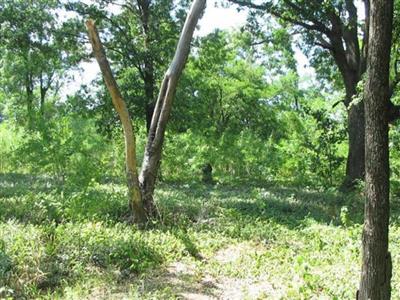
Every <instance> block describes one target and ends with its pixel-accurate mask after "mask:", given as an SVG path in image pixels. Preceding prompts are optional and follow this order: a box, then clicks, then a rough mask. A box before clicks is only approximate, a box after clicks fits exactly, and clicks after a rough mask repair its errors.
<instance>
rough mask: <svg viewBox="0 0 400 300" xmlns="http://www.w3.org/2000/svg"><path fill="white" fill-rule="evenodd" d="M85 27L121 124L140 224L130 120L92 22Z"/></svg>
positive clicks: (141, 211)
mask: <svg viewBox="0 0 400 300" xmlns="http://www.w3.org/2000/svg"><path fill="white" fill-rule="evenodd" d="M86 27H87V29H88V33H89V39H90V43H91V44H92V48H93V52H94V55H95V57H96V60H97V62H98V64H99V66H100V70H101V73H102V74H103V78H104V81H105V83H106V86H107V89H108V91H109V93H110V95H111V98H112V102H113V105H114V108H115V110H116V111H117V113H118V115H119V118H120V120H121V123H122V127H123V130H124V137H125V164H126V178H127V184H128V194H129V205H130V207H131V209H132V215H133V219H134V222H135V223H138V224H142V223H145V222H146V220H147V216H146V212H145V210H144V207H143V201H142V194H141V192H140V188H139V179H138V172H137V163H136V142H135V135H134V132H133V126H132V123H131V118H130V116H129V111H128V108H127V107H126V103H125V101H124V99H123V98H122V95H121V92H120V90H119V87H118V84H117V82H116V80H115V78H114V76H113V74H112V71H111V68H110V64H109V62H108V60H107V57H106V54H105V51H104V48H103V45H102V43H101V40H100V37H99V34H98V32H97V29H96V26H95V25H94V22H93V20H88V21H87V22H86Z"/></svg>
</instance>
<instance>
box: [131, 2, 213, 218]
mask: <svg viewBox="0 0 400 300" xmlns="http://www.w3.org/2000/svg"><path fill="white" fill-rule="evenodd" d="M205 6H206V0H194V2H193V4H192V6H191V8H190V11H189V14H188V15H187V17H186V21H185V24H184V26H183V29H182V32H181V36H180V38H179V42H178V45H177V49H176V52H175V55H174V58H173V60H172V62H171V65H170V66H169V68H168V70H167V72H166V74H165V76H164V79H163V82H162V84H161V88H160V92H159V95H158V98H157V102H156V105H155V108H154V113H153V117H152V120H151V125H150V129H149V133H148V138H147V144H146V148H145V153H144V158H143V164H142V170H141V173H140V176H139V181H140V187H141V191H142V197H143V201H144V206H145V209H146V211H147V214H148V215H155V214H157V210H156V208H155V205H154V200H153V194H154V188H155V183H156V179H157V174H158V171H159V166H160V161H161V153H162V146H163V142H164V135H165V129H166V127H167V122H168V119H169V115H170V112H171V108H172V102H173V98H174V95H175V91H176V87H177V84H178V81H179V78H180V76H181V74H182V71H183V68H184V67H185V64H186V61H187V57H188V55H189V50H190V42H191V40H192V37H193V32H194V30H195V28H196V25H197V22H198V20H199V18H200V16H201V14H202V12H203V11H204V8H205Z"/></svg>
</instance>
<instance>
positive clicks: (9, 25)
mask: <svg viewBox="0 0 400 300" xmlns="http://www.w3.org/2000/svg"><path fill="white" fill-rule="evenodd" d="M60 7H61V6H60V3H59V1H57V0H38V1H21V0H11V1H9V0H1V1H0V24H1V26H0V40H1V41H2V42H1V45H0V56H1V59H2V62H3V63H2V66H1V69H0V72H1V88H2V89H3V91H4V93H5V94H6V95H7V97H8V98H10V99H14V100H15V102H16V103H15V104H16V106H17V107H20V106H21V105H24V106H25V107H26V112H25V119H26V120H28V121H29V122H30V123H32V120H33V118H34V115H35V114H37V113H40V115H44V113H45V102H46V99H47V98H48V95H49V93H51V94H53V95H55V94H57V93H58V91H59V90H60V87H61V86H62V79H64V78H65V76H66V73H67V72H66V71H67V70H68V69H69V68H70V67H71V66H73V65H76V63H77V61H78V60H79V58H80V55H79V50H80V46H79V44H77V43H76V40H75V37H74V35H73V34H71V33H72V32H73V31H74V29H75V27H74V26H73V24H72V23H70V22H68V20H66V19H64V20H63V18H62V17H61V16H60V12H61V11H60Z"/></svg>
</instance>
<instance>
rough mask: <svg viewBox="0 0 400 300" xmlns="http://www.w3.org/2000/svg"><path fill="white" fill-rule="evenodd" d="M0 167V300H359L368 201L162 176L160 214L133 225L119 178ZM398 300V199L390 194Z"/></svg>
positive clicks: (270, 186) (397, 295)
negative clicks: (80, 179) (65, 177)
mask: <svg viewBox="0 0 400 300" xmlns="http://www.w3.org/2000/svg"><path fill="white" fill-rule="evenodd" d="M58 186H59V185H58V183H57V182H54V181H53V180H52V179H51V178H46V177H40V178H35V177H32V176H28V175H20V174H8V175H0V298H2V297H3V298H7V297H8V298H15V299H32V298H40V299H85V298H87V299H89V298H90V299H182V298H190V297H193V296H196V295H197V296H200V295H202V296H208V297H210V298H223V297H225V299H235V297H236V299H354V295H355V292H356V289H357V286H358V282H359V278H360V270H359V269H360V249H361V247H360V240H361V229H362V225H361V223H362V214H363V203H362V200H361V198H360V197H357V196H355V195H352V196H343V195H341V194H338V193H335V192H316V191H312V190H307V189H301V188H288V187H282V186H276V185H273V184H265V185H245V184H240V185H217V186H213V187H212V186H202V185H199V184H173V183H170V184H165V183H163V184H160V185H159V186H158V189H157V194H156V199H157V203H158V206H159V209H160V210H161V212H162V216H163V217H162V220H160V221H158V222H155V223H154V224H150V225H149V226H148V228H146V229H145V230H139V229H138V228H136V227H135V226H133V225H129V224H128V223H127V222H126V220H127V217H128V215H127V212H126V200H125V188H124V186H123V185H120V184H116V183H107V184H99V183H96V182H92V183H91V184H90V185H89V186H88V187H87V188H84V189H81V188H79V187H65V188H64V189H60V188H58ZM392 202H393V208H392V219H391V236H390V238H391V241H390V242H391V245H390V247H391V252H392V257H393V263H394V268H393V278H392V288H393V294H392V298H393V299H400V268H399V267H398V266H400V250H399V249H400V217H399V215H400V209H399V203H398V200H397V199H393V201H392Z"/></svg>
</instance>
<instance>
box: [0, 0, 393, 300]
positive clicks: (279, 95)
mask: <svg viewBox="0 0 400 300" xmlns="http://www.w3.org/2000/svg"><path fill="white" fill-rule="evenodd" d="M233 2H240V1H233ZM245 2H247V1H245ZM297 2H298V3H299V5H300V6H301V7H303V6H304V9H303V14H304V15H302V17H304V19H305V20H308V19H310V18H311V19H313V20H314V19H317V20H319V19H321V18H323V17H324V15H326V14H328V13H329V11H330V10H332V9H334V10H335V9H342V10H341V11H343V7H342V6H343V5H344V2H343V1H324V3H325V6H324V10H322V11H315V10H313V7H312V5H306V1H297ZM265 3H266V4H267V5H270V6H271V7H272V6H273V5H275V6H276V9H277V10H276V12H277V13H279V14H281V15H283V16H284V17H285V18H287V19H290V18H291V19H294V18H297V17H299V15H298V14H296V11H298V8H296V9H290V7H288V6H287V5H286V4H285V3H286V1H278V2H277V1H265ZM399 3H400V2H399V1H396V13H395V32H398V31H399V26H397V24H398V23H399V20H400V19H399V17H398V11H399V10H398V9H397V8H398V6H399ZM150 4H151V5H150ZM209 5H211V3H210V4H209ZM300 6H299V7H300ZM187 7H188V3H187V1H170V0H152V1H145V0H143V1H136V2H129V1H117V2H115V1H110V0H93V1H75V0H68V1H67V0H65V1H64V0H62V1H57V0H54V1H53V0H37V1H20V0H12V1H10V0H0V41H1V43H0V298H1V299H2V298H6V299H33V298H40V299H122V298H129V299H182V297H186V296H187V295H188V294H193V295H198V296H209V297H216V298H218V297H225V299H231V298H234V299H237V298H240V299H353V298H354V294H355V291H356V289H357V285H358V282H359V277H360V276H359V262H360V258H361V254H360V250H361V242H360V237H361V229H362V222H363V220H362V218H363V191H362V189H363V183H362V182H360V183H359V185H358V186H357V189H356V190H355V191H353V192H351V193H349V194H342V193H341V192H339V191H338V187H339V185H340V184H341V183H342V182H343V178H344V174H345V168H346V165H345V164H346V156H347V152H348V141H347V134H346V132H347V123H346V121H347V120H346V118H347V117H346V114H347V110H346V108H345V106H344V105H342V102H343V99H344V97H345V96H344V88H343V82H342V80H341V78H340V76H339V73H338V70H337V67H336V66H335V65H334V64H333V60H332V57H330V55H329V53H328V52H327V51H325V50H322V48H320V47H316V46H315V42H316V41H317V42H318V38H319V37H318V36H317V35H315V34H313V33H312V32H311V31H307V30H305V29H304V26H303V27H302V26H300V25H297V26H289V25H288V24H291V22H290V20H289V21H288V20H286V21H283V20H282V19H280V20H279V21H278V20H277V19H276V18H272V17H271V16H270V15H267V14H259V13H256V12H254V11H253V12H252V13H250V14H249V18H248V23H247V24H246V26H245V27H243V28H241V29H235V30H215V31H214V32H212V33H210V34H208V35H206V36H197V37H196V38H195V40H194V41H193V42H192V48H191V49H192V51H191V55H190V57H189V60H188V62H187V64H186V66H185V70H184V73H183V76H182V78H181V80H180V82H179V85H178V89H177V91H176V95H175V99H174V106H173V109H172V112H171V119H170V121H169V124H168V131H167V134H166V137H165V144H164V149H163V158H162V163H161V167H160V170H161V172H160V174H159V177H158V181H157V189H156V194H155V200H156V204H157V207H158V209H159V211H160V218H158V219H154V220H152V221H151V222H150V223H149V224H147V225H146V227H145V228H138V227H136V226H134V225H132V224H131V218H130V211H129V207H128V203H127V200H126V198H127V197H126V194H127V189H126V186H125V162H124V140H123V134H122V129H121V124H120V122H119V119H118V116H117V114H116V112H115V111H114V110H113V107H112V103H111V99H110V96H109V95H108V93H107V90H106V88H105V86H104V84H103V81H102V79H101V78H100V77H99V76H98V77H97V78H96V79H95V80H93V82H92V83H91V84H89V85H86V86H79V84H80V83H79V82H75V83H74V84H73V85H71V83H70V81H73V78H74V76H75V75H76V74H77V73H76V70H78V69H79V68H80V67H81V65H80V63H81V62H82V61H85V60H88V59H89V57H90V53H89V51H87V47H86V46H87V45H86V44H85V41H86V40H85V39H86V38H85V31H84V26H83V22H84V20H85V19H86V18H88V17H91V18H93V19H95V20H96V22H97V25H98V27H99V28H100V30H101V37H102V39H103V40H104V46H105V48H106V50H107V56H108V57H109V59H110V62H111V67H112V69H113V71H114V74H115V76H116V78H117V81H118V84H119V86H120V88H121V92H122V94H123V96H124V98H125V100H126V101H127V104H128V109H129V112H130V114H131V116H132V117H133V118H134V119H135V122H134V123H135V125H136V127H135V132H136V142H137V151H136V152H137V156H138V157H137V159H138V162H139V164H138V165H140V162H141V161H142V160H143V152H144V151H143V150H144V146H145V142H146V135H147V132H146V130H147V128H146V125H147V126H148V125H149V124H148V123H149V111H150V112H151V110H152V106H153V105H154V101H155V100H156V96H157V92H158V88H159V84H160V81H161V80H162V76H163V74H164V72H165V69H166V68H167V66H168V63H169V62H170V59H171V58H172V56H173V51H174V47H175V45H176V41H177V39H178V36H179V32H180V30H181V27H182V23H183V18H184V15H185V13H184V11H185V10H186V9H187ZM301 7H300V8H301ZM268 9H270V7H268ZM342 17H343V20H345V19H346V18H345V16H344V15H343V16H342ZM345 21H346V20H345ZM346 22H347V21H346ZM262 23H263V24H264V25H265V24H266V25H268V26H261V25H260V24H262ZM292 25H293V24H292ZM347 25H350V24H347V23H346V26H347ZM360 25H361V23H360ZM299 28H301V33H302V38H301V39H300V38H297V37H295V36H294V34H293V33H294V32H296V31H297V30H299ZM397 39H398V37H397V35H396V34H395V41H394V46H393V50H392V52H393V55H392V61H393V62H392V63H393V66H392V69H391V78H392V79H393V82H396V80H397V79H398V81H400V79H399V78H400V76H399V75H398V73H399V72H397V71H398V70H397V67H398V66H397V65H398V58H397V57H398V55H399V49H400V48H399V46H398V40H397ZM296 45H297V46H299V45H300V46H302V47H303V50H304V51H305V54H307V55H308V57H309V59H310V63H311V65H312V66H313V67H314V68H315V70H316V74H317V76H316V77H315V78H305V77H304V76H303V75H302V74H299V72H298V66H297V64H298V63H299V62H297V61H296V57H295V50H294V47H296ZM362 88H363V81H362V80H361V81H360V83H359V94H360V95H361V94H362V93H361V91H362ZM69 89H71V90H73V92H71V91H70V90H69ZM397 89H398V88H397ZM397 89H396V88H395V89H394V91H393V93H394V94H393V97H392V101H393V103H396V102H398V100H399V99H398V97H399V96H398V94H397V93H396V92H397ZM75 90H77V91H76V92H75ZM352 99H353V100H359V101H361V96H355V97H353V98H352ZM399 145H400V130H399V129H398V126H397V125H396V124H395V123H393V124H391V127H390V155H391V197H392V212H391V216H392V217H391V228H390V230H391V236H390V239H391V240H390V247H391V252H392V258H393V264H394V266H397V267H395V268H394V272H393V280H392V287H393V295H392V298H393V299H397V298H400V292H399V291H400V273H399V270H400V269H399V268H398V266H399V265H400V252H399V249H400V202H399V196H400V171H399V170H400V148H399V147H400V146H399ZM205 167H207V168H209V169H208V171H209V172H210V174H211V176H212V180H210V181H209V182H207V183H205V182H203V181H204V172H205V171H204V170H205ZM189 296H190V295H189ZM189 296H188V297H189ZM235 297H236V298H235Z"/></svg>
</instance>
